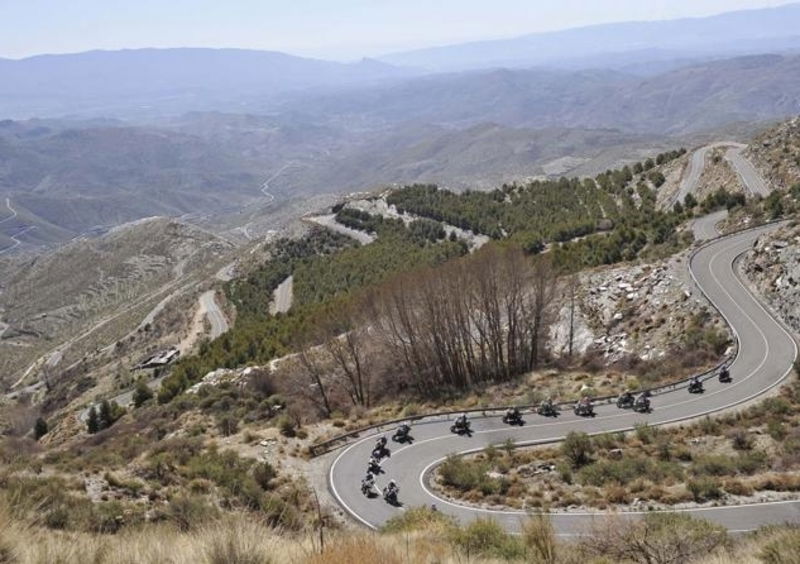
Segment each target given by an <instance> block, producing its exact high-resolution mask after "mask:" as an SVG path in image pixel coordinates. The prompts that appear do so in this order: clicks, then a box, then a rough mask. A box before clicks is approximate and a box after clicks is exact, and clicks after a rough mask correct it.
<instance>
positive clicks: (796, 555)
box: [758, 529, 800, 564]
mask: <svg viewBox="0 0 800 564" xmlns="http://www.w3.org/2000/svg"><path fill="white" fill-rule="evenodd" d="M758 556H759V558H760V559H761V560H762V561H763V562H764V564H800V530H797V529H791V530H788V531H785V532H784V533H783V534H780V535H778V537H777V538H775V539H773V540H771V541H769V542H768V543H766V544H765V545H764V547H763V548H762V549H761V552H760V554H759V555H758Z"/></svg>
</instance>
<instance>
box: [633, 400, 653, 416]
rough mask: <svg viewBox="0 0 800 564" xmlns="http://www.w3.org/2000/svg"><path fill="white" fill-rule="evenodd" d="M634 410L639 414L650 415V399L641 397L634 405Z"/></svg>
mask: <svg viewBox="0 0 800 564" xmlns="http://www.w3.org/2000/svg"><path fill="white" fill-rule="evenodd" d="M633 410H634V411H636V412H638V413H650V399H649V398H648V397H647V396H639V397H638V398H636V401H635V402H634V403H633Z"/></svg>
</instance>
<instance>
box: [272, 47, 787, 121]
mask: <svg viewBox="0 0 800 564" xmlns="http://www.w3.org/2000/svg"><path fill="white" fill-rule="evenodd" d="M288 109H291V110H292V111H296V112H306V113H308V114H311V115H312V116H314V117H315V118H316V119H319V120H323V119H328V120H332V119H336V120H337V121H339V122H344V121H350V122H358V123H362V122H364V121H368V122H371V123H374V124H380V123H398V122H407V121H415V122H423V123H438V124H450V125H455V126H464V125H470V124H475V123H482V122H486V121H491V122H496V123H500V124H503V125H508V126H515V127H519V126H525V127H536V128H541V127H571V128H593V129H594V128H615V129H621V130H625V131H633V132H642V133H654V132H660V133H668V134H675V135H678V134H685V133H691V132H695V131H698V130H702V129H709V128H715V127H720V126H723V125H726V124H729V123H732V122H739V121H760V120H766V119H774V118H783V117H786V116H790V115H794V114H796V113H800V56H782V55H757V56H747V57H739V58H734V59H727V60H720V61H713V62H707V63H702V64H697V65H692V66H688V67H684V68H680V69H677V70H672V71H669V72H666V73H663V74H658V75H655V76H649V77H637V76H631V75H627V74H623V73H619V72H616V71H612V70H585V71H565V70H543V69H530V70H529V69H498V70H488V71H472V72H463V73H450V74H439V75H434V76H430V77H424V78H417V79H414V80H408V81H405V82H403V83H402V84H398V85H393V86H391V87H376V88H369V89H358V90H352V91H349V92H346V93H339V94H329V95H320V96H317V97H314V98H310V99H300V100H296V101H294V102H292V104H290V105H289V106H288V107H287V110H288Z"/></svg>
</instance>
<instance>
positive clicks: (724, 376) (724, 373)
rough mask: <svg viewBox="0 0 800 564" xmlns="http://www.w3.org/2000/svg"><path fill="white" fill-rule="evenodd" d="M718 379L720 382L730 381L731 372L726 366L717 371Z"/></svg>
mask: <svg viewBox="0 0 800 564" xmlns="http://www.w3.org/2000/svg"><path fill="white" fill-rule="evenodd" d="M719 381H720V382H730V381H731V372H730V370H728V367H727V366H723V367H722V370H720V371H719Z"/></svg>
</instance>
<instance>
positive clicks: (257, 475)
mask: <svg viewBox="0 0 800 564" xmlns="http://www.w3.org/2000/svg"><path fill="white" fill-rule="evenodd" d="M277 476H278V473H277V472H276V471H275V468H273V467H272V465H271V464H270V463H269V462H267V461H266V460H265V461H264V462H259V463H258V464H256V465H255V466H254V467H253V479H255V481H256V483H257V484H258V485H259V486H261V489H263V490H268V489H270V487H271V483H272V480H274V479H275V478H276V477H277Z"/></svg>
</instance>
